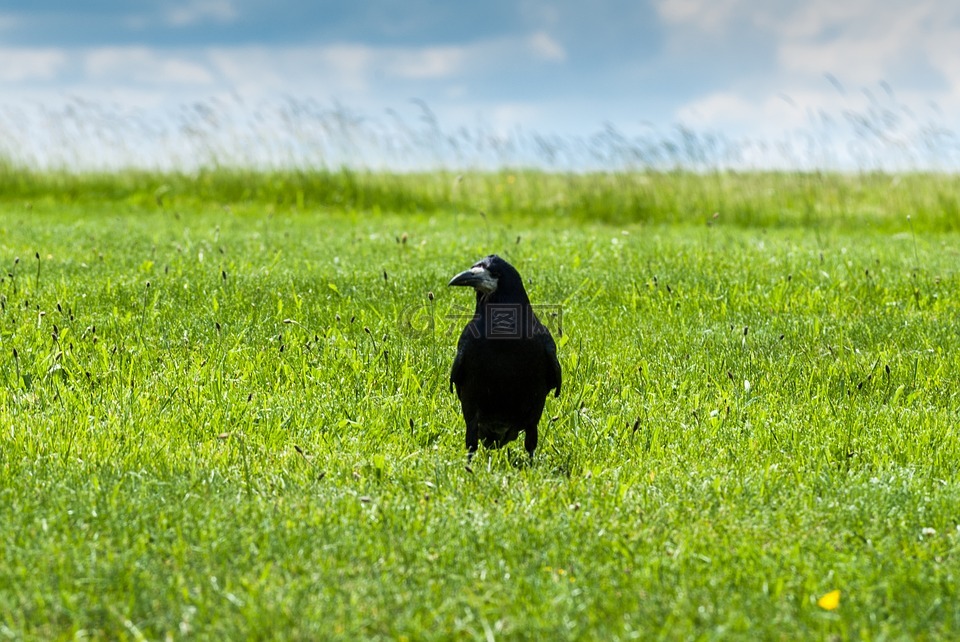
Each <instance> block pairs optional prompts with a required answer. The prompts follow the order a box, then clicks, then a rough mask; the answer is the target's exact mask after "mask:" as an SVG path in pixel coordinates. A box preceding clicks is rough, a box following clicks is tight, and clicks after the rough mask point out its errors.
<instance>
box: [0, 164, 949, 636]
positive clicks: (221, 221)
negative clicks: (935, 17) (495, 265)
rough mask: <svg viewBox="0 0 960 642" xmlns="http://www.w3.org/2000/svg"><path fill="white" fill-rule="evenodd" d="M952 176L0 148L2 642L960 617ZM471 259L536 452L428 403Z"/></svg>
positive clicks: (796, 625)
mask: <svg viewBox="0 0 960 642" xmlns="http://www.w3.org/2000/svg"><path fill="white" fill-rule="evenodd" d="M957 188H958V184H957V179H956V177H954V176H950V175H936V174H919V173H918V174H910V173H905V174H898V175H888V174H880V173H876V174H867V173H863V174H840V173H826V174H825V173H786V172H784V173H776V172H769V173H761V172H755V173H734V172H722V171H713V172H703V173H695V172H641V171H637V172H610V173H598V174H565V173H544V172H529V171H517V172H512V171H507V170H504V171H497V172H477V173H466V174H455V173H451V172H432V173H426V174H389V173H373V172H352V171H346V170H339V171H319V170H318V171H309V172H306V171H305V172H294V171H288V172H281V171H260V172H257V171H252V170H250V171H246V170H236V169H229V168H217V169H209V170H201V171H197V172H194V173H176V172H147V171H116V172H109V173H95V172H87V173H80V174H70V173H65V172H59V171H56V170H45V171H31V170H22V169H17V168H15V167H10V166H2V167H0V264H2V266H3V271H2V275H3V276H2V279H0V377H2V379H3V389H2V392H0V526H2V528H0V639H78V638H79V639H131V640H138V639H151V640H152V639H217V640H226V639H264V638H273V639H291V640H315V639H409V640H429V639H451V638H452V639H482V640H491V639H541V640H546V639H557V640H561V639H598V640H599V639H603V640H627V639H642V640H649V639H865V640H873V639H875V640H881V639H884V640H887V639H952V638H956V637H957V636H958V635H960V509H958V507H960V482H958V469H960V436H958V432H957V429H958V424H960V422H958V419H960V271H958V266H960V200H958V194H960V191H958V189H957ZM494 252H495V253H498V254H500V255H501V256H503V257H505V258H507V259H508V260H509V261H511V262H512V263H513V264H514V265H515V266H516V267H517V268H518V269H519V270H520V272H521V274H522V275H523V276H524V279H525V282H526V286H527V290H528V292H530V294H531V298H532V299H533V301H534V302H535V303H536V304H539V305H541V306H543V308H542V310H543V311H544V321H545V322H546V323H547V324H548V325H549V326H550V327H551V329H552V330H553V333H554V336H555V338H556V339H557V342H558V346H559V355H560V361H561V364H562V367H563V372H564V383H563V390H562V395H561V396H560V398H559V399H553V398H552V397H551V398H550V399H548V401H547V409H546V411H545V415H544V418H543V420H542V422H541V442H540V443H541V445H540V449H539V450H538V452H537V456H536V459H535V461H534V463H533V464H532V465H528V464H527V463H526V461H525V455H524V453H523V449H522V446H521V444H519V443H517V444H513V445H512V446H510V447H508V448H506V449H503V450H499V451H484V450H481V452H480V453H478V455H477V457H476V458H474V460H473V461H472V462H471V464H470V465H469V466H468V465H467V460H466V457H465V453H464V446H463V424H462V419H461V417H460V415H459V406H458V404H457V402H456V397H455V395H454V394H452V393H451V392H450V391H449V389H448V385H449V382H448V377H449V367H450V364H451V362H452V359H453V354H454V347H455V344H456V337H457V335H458V333H459V330H460V328H461V327H462V325H463V324H464V323H465V321H466V319H467V318H469V315H470V314H471V311H472V305H473V301H472V296H470V293H468V292H464V291H462V289H459V288H457V289H454V288H447V287H446V283H447V281H448V280H449V279H450V277H452V276H453V275H454V274H456V273H457V272H459V271H460V270H463V269H465V268H467V267H469V266H470V265H471V264H472V263H473V262H474V261H475V260H477V259H478V258H480V257H482V256H484V255H486V254H490V253H494ZM837 591H839V593H837Z"/></svg>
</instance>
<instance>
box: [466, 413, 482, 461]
mask: <svg viewBox="0 0 960 642" xmlns="http://www.w3.org/2000/svg"><path fill="white" fill-rule="evenodd" d="M479 442H480V434H479V431H478V430H477V420H476V419H474V420H473V421H468V422H467V461H470V460H471V459H473V454H474V453H475V452H477V446H478V444H479Z"/></svg>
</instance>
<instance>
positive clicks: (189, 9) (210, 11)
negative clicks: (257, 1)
mask: <svg viewBox="0 0 960 642" xmlns="http://www.w3.org/2000/svg"><path fill="white" fill-rule="evenodd" d="M237 15H238V14H237V9H236V7H234V6H233V3H232V2H230V0H195V1H194V2H191V3H189V4H185V5H180V6H177V7H170V8H169V9H168V10H167V12H166V15H165V16H164V18H165V20H166V22H167V24H169V25H172V26H174V27H192V26H194V25H198V24H202V23H204V22H207V21H213V22H221V23H225V22H232V21H234V20H236V19H237Z"/></svg>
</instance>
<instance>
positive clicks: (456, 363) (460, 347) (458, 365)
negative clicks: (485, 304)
mask: <svg viewBox="0 0 960 642" xmlns="http://www.w3.org/2000/svg"><path fill="white" fill-rule="evenodd" d="M472 323H473V322H470V323H468V324H467V327H465V328H464V329H463V332H462V333H461V334H460V340H459V341H457V356H455V357H454V358H453V367H452V368H450V392H453V386H454V385H456V386H459V385H460V382H461V381H462V380H463V358H464V357H463V355H464V354H465V353H466V351H467V344H468V343H469V342H470V340H471V339H473V334H472V332H471V326H472Z"/></svg>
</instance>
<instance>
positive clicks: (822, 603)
mask: <svg viewBox="0 0 960 642" xmlns="http://www.w3.org/2000/svg"><path fill="white" fill-rule="evenodd" d="M817 606H819V607H820V608H821V609H824V610H826V611H832V610H834V609H835V608H837V607H838V606H840V591H839V590H834V591H830V592H829V593H826V594H824V595H823V596H822V597H821V598H820V599H819V600H817Z"/></svg>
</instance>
